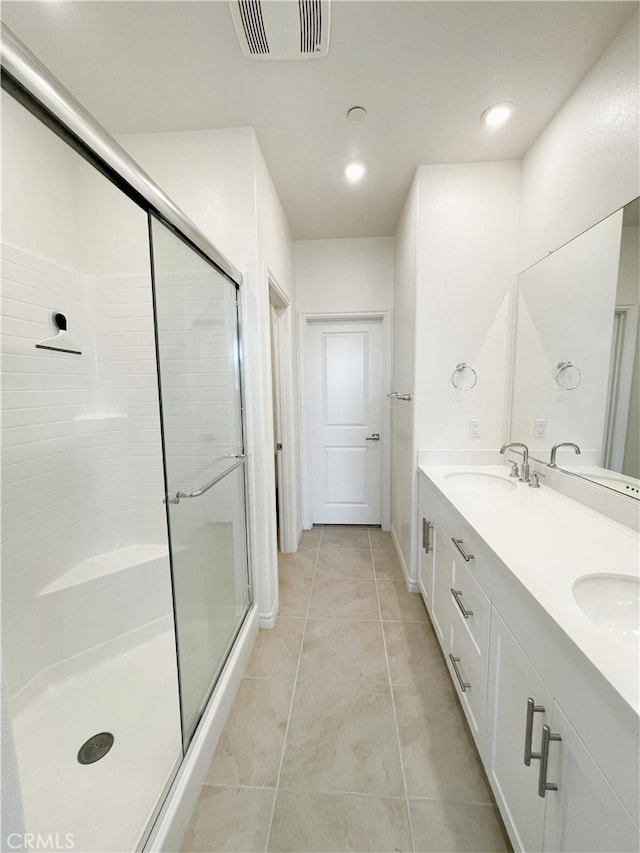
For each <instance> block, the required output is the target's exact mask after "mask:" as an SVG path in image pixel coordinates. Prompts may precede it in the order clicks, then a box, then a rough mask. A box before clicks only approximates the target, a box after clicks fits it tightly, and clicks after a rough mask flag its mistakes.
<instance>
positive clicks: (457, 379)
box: [451, 361, 478, 391]
mask: <svg viewBox="0 0 640 853" xmlns="http://www.w3.org/2000/svg"><path fill="white" fill-rule="evenodd" d="M477 381H478V374H477V373H476V372H475V370H474V369H473V367H471V366H470V365H468V364H467V363H466V362H465V361H461V362H460V364H456V369H455V370H454V371H453V373H452V374H451V384H452V385H453V387H454V388H457V389H458V390H459V391H471V389H472V388H475V385H476V383H477Z"/></svg>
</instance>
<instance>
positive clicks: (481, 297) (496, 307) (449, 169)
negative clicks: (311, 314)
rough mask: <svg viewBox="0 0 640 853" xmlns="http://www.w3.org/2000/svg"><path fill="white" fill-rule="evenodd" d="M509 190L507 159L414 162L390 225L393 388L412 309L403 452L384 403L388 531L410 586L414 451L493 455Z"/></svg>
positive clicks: (503, 386)
mask: <svg viewBox="0 0 640 853" xmlns="http://www.w3.org/2000/svg"><path fill="white" fill-rule="evenodd" d="M519 186H520V164H519V163H518V162H515V161H513V162H505V163H469V164H454V165H441V166H421V167H420V168H419V169H418V172H417V174H416V179H415V183H414V187H413V189H412V191H411V193H410V196H409V199H408V202H407V206H406V207H405V211H404V213H403V216H402V217H401V220H400V224H399V229H398V234H397V235H396V240H397V243H398V249H397V251H396V299H397V306H396V310H398V306H401V308H400V310H401V312H402V316H401V318H400V319H399V320H398V321H396V330H395V337H396V345H395V352H396V357H397V358H398V359H400V364H399V365H398V366H397V368H396V373H397V379H396V384H397V382H398V381H402V380H407V381H408V380H409V379H410V378H411V366H410V359H411V341H412V338H413V330H412V328H411V322H412V320H411V314H412V310H414V313H415V349H414V366H413V370H414V382H413V387H409V388H405V387H402V388H400V387H397V390H399V391H412V392H413V394H414V401H413V404H412V408H413V443H412V446H411V449H410V450H409V449H408V448H409V436H410V431H409V429H410V424H409V422H408V420H407V419H408V418H409V417H410V416H409V415H407V414H405V412H404V410H401V409H400V408H399V407H400V406H401V405H402V404H401V403H400V402H398V403H394V407H395V408H396V410H397V411H396V415H395V419H394V447H395V448H396V452H395V454H394V474H393V477H394V506H395V515H394V529H395V530H396V536H397V539H398V542H399V544H400V548H401V551H402V557H403V560H404V562H405V564H406V566H407V567H408V569H409V574H410V577H411V579H413V580H415V577H416V571H417V565H416V562H417V552H416V549H415V541H416V534H415V525H416V519H415V514H416V506H417V451H418V450H432V449H438V450H440V449H456V450H460V449H467V450H483V449H492V448H493V449H495V448H498V447H500V445H501V444H502V442H503V441H504V439H505V428H506V399H507V393H506V391H507V381H508V373H509V370H508V358H507V356H508V349H509V334H510V317H511V299H512V292H513V286H514V282H515V276H516V246H517V223H518V199H519ZM414 211H415V213H414ZM415 216H417V226H416V229H415V235H414V234H413V233H412V228H413V220H414V217H415ZM412 246H413V247H414V251H415V255H416V260H415V264H416V268H415V274H414V272H413V268H412V263H413V260H412V257H411V254H412ZM414 280H415V309H413V306H412V296H411V288H412V282H413V281H414ZM460 362H467V363H468V364H470V365H471V366H472V367H473V368H474V369H475V370H476V372H477V376H478V380H477V385H476V387H475V388H474V389H473V390H471V391H468V392H462V393H461V392H456V391H455V390H454V388H453V386H452V384H451V375H452V372H453V370H454V368H455V366H456V365H457V364H458V363H460ZM401 374H402V375H401ZM471 418H473V419H478V420H480V421H481V436H480V437H479V438H470V436H469V420H470V419H471ZM400 448H402V449H400ZM408 453H410V454H411V458H410V459H409V458H408Z"/></svg>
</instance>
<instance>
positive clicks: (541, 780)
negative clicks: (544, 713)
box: [538, 726, 562, 798]
mask: <svg viewBox="0 0 640 853" xmlns="http://www.w3.org/2000/svg"><path fill="white" fill-rule="evenodd" d="M552 740H557V741H560V740H562V738H561V737H560V735H556V734H553V733H552V731H551V729H550V728H549V726H543V727H542V746H541V747H540V775H539V776H538V796H539V797H542V798H544V797H545V795H546V793H547V791H557V790H558V786H557V785H556V784H555V782H547V767H548V766H549V743H550V742H551V741H552Z"/></svg>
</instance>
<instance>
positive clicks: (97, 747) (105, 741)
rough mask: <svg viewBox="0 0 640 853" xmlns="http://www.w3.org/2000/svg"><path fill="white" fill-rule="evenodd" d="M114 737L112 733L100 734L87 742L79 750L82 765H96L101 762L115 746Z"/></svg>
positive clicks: (79, 759)
mask: <svg viewBox="0 0 640 853" xmlns="http://www.w3.org/2000/svg"><path fill="white" fill-rule="evenodd" d="M113 741H114V737H113V735H112V734H111V732H100V733H99V734H97V735H93V736H92V737H90V738H89V740H86V741H85V742H84V743H83V744H82V746H81V747H80V749H79V750H78V761H79V762H80V764H94V763H95V762H96V761H100V759H101V758H104V757H105V755H106V754H107V753H108V752H109V750H110V749H111V747H112V746H113Z"/></svg>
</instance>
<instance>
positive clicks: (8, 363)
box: [2, 28, 251, 853]
mask: <svg viewBox="0 0 640 853" xmlns="http://www.w3.org/2000/svg"><path fill="white" fill-rule="evenodd" d="M3 37H4V39H5V41H4V45H3V72H4V74H3V90H4V91H3V92H2V116H3V122H2V173H3V200H2V201H3V203H2V221H3V232H2V242H3V252H2V254H3V289H2V430H3V454H2V548H3V567H2V568H3V571H2V641H3V651H2V662H3V675H2V682H3V695H4V700H5V702H4V711H5V713H4V719H3V722H6V730H7V732H8V733H9V735H10V741H11V743H10V744H9V747H10V748H9V749H8V755H9V763H10V764H11V767H10V768H7V767H5V772H7V773H8V775H11V776H12V777H13V778H15V779H17V783H16V784H15V786H14V789H15V790H14V794H15V796H12V798H11V814H10V815H9V822H8V825H7V822H6V821H5V826H4V827H3V828H4V830H5V832H4V833H3V834H6V831H7V829H8V828H11V829H12V831H13V835H12V839H11V840H10V841H9V842H8V841H7V838H3V844H2V849H23V847H22V845H21V841H22V842H24V834H25V833H28V834H29V835H30V836H36V837H38V836H40V837H41V838H43V839H47V838H48V839H51V838H55V842H56V844H57V845H58V847H60V846H61V847H66V848H67V849H76V850H82V851H87V853H88V851H98V850H105V851H106V850H108V851H126V850H135V849H140V848H142V847H143V846H144V844H145V840H146V838H147V837H148V833H149V830H150V828H151V826H152V824H153V820H154V818H155V816H156V815H157V813H158V810H159V808H160V806H161V804H162V801H163V797H164V795H165V794H166V793H167V791H168V790H169V787H170V785H171V783H172V780H173V779H174V777H175V774H176V772H177V770H178V768H179V766H180V764H181V762H182V760H183V756H184V754H185V752H186V750H187V748H188V746H189V743H190V741H191V738H192V736H193V733H194V731H195V729H196V727H197V725H198V722H199V720H200V718H201V716H202V714H203V712H204V711H205V709H206V707H207V703H208V702H209V700H210V697H211V694H212V691H213V690H214V687H215V685H216V682H217V680H218V678H219V675H220V673H221V671H222V669H223V667H224V664H225V661H226V660H227V657H228V655H229V653H230V651H231V649H232V648H233V645H234V642H235V640H236V637H237V636H238V633H239V632H240V631H241V629H242V626H243V623H244V621H245V619H246V617H247V614H248V612H249V610H250V607H251V582H250V576H249V571H248V554H247V533H246V531H247V523H246V509H245V507H246V500H245V493H246V456H245V446H244V430H243V421H242V388H241V369H240V366H241V352H240V337H239V321H238V285H239V282H240V276H239V274H238V273H237V271H235V270H234V269H233V267H231V265H229V264H228V262H226V261H225V259H224V258H222V257H221V256H220V255H219V254H218V253H217V252H216V250H215V248H214V247H212V246H210V245H209V244H208V242H207V241H206V238H204V237H203V236H202V235H201V234H200V233H199V232H197V231H196V230H195V228H194V227H193V226H192V225H191V224H190V223H189V222H188V221H187V220H185V219H184V217H183V216H182V214H180V212H179V211H177V209H176V208H174V207H173V205H172V204H171V202H170V201H169V200H168V199H167V198H166V197H165V196H164V195H163V194H162V193H161V192H160V191H159V190H158V188H157V187H155V185H153V183H152V182H151V181H150V180H149V179H148V178H147V177H146V176H145V175H144V174H143V173H141V172H139V171H138V170H137V169H136V167H135V164H133V163H132V161H129V160H128V158H127V157H126V155H125V154H124V152H122V150H121V149H118V148H117V146H115V143H112V142H111V141H110V140H109V139H108V137H106V135H105V134H104V133H103V132H102V131H101V130H100V128H99V127H98V126H97V125H95V124H93V123H92V121H91V120H90V119H89V117H88V116H87V115H86V114H85V113H84V112H83V111H82V109H81V108H80V107H79V105H77V104H75V103H74V102H73V101H72V99H71V98H70V96H69V95H68V93H65V92H64V90H62V89H61V88H58V86H57V84H55V83H54V84H52V83H51V81H50V80H49V79H48V78H47V77H46V73H45V72H44V71H43V69H42V68H40V67H38V65H37V61H35V60H34V58H33V57H30V56H29V55H28V54H27V53H25V52H23V49H22V46H20V44H19V42H17V40H14V39H13V37H12V36H11V34H10V33H8V32H7V31H6V30H5V29H4V28H3ZM25 56H26V57H27V60H28V61H27V65H24V64H23V65H21V64H20V61H22V59H23V58H24V57H25ZM18 60H20V61H18ZM25 68H26V70H25ZM40 84H42V85H41V88H40V91H42V92H44V91H45V89H47V87H48V89H49V90H51V87H52V86H53V87H54V91H55V95H56V97H55V98H54V99H52V100H51V101H50V103H49V105H48V104H47V100H46V97H45V96H44V95H43V98H42V99H39V97H38V86H39V85H40ZM45 84H46V85H45ZM42 87H44V88H42ZM53 100H55V101H56V110H57V114H54V113H55V110H54V109H53V108H52V107H51V103H52V101H53ZM65 109H66V110H67V114H68V115H67V119H68V120H63V119H64V118H65V117H64V116H61V113H62V112H63V111H64V110H65ZM54 316H55V318H56V322H55V323H54V322H53V318H54ZM61 317H62V320H61V319H60V318H61ZM61 324H62V326H64V325H66V331H65V332H62V333H59V328H61ZM4 732H5V729H4V728H3V734H4ZM9 771H12V772H9ZM6 807H7V804H6V803H5V816H6ZM27 846H28V844H27ZM32 849H39V848H38V847H37V846H36V847H32ZM43 849H44V848H43ZM48 849H52V848H51V847H49V848H48Z"/></svg>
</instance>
